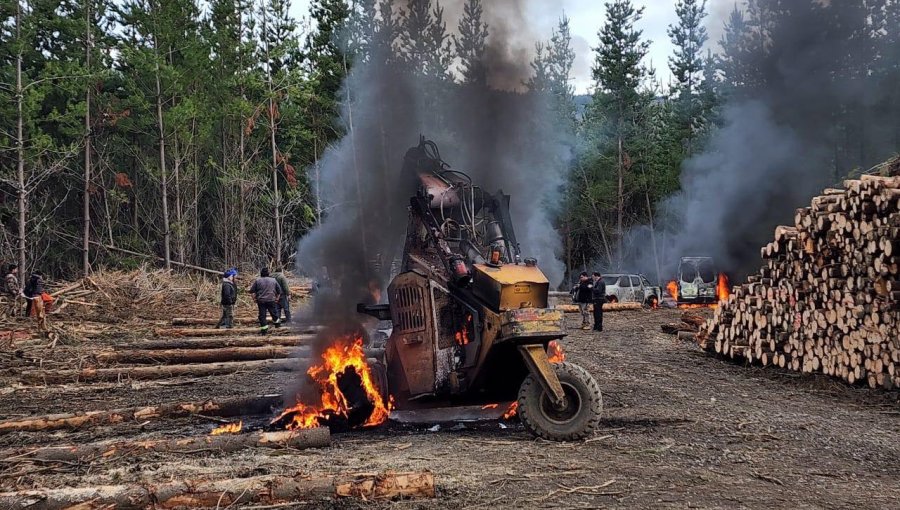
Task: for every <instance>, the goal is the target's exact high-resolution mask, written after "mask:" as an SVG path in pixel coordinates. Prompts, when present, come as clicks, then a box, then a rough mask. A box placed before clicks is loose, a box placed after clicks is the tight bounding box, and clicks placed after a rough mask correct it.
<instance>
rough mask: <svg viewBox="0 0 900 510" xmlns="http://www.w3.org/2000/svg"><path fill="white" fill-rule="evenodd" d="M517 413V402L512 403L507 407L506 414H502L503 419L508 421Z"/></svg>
mask: <svg viewBox="0 0 900 510" xmlns="http://www.w3.org/2000/svg"><path fill="white" fill-rule="evenodd" d="M518 411H519V402H513V403H512V404H510V405H509V409H507V410H506V412H505V413H503V419H504V420H509V419H510V418H512V417H513V416H515V415H516V413H517V412H518Z"/></svg>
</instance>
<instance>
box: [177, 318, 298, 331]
mask: <svg viewBox="0 0 900 510" xmlns="http://www.w3.org/2000/svg"><path fill="white" fill-rule="evenodd" d="M257 321H258V319H257V318H256V317H235V318H234V324H236V325H244V326H253V325H256V324H258V322H257ZM218 323H219V319H218V318H213V317H210V318H206V317H175V318H173V319H172V322H171V324H172V326H174V327H184V326H215V325H217V324H218ZM292 324H293V325H294V326H296V327H298V328H299V327H303V326H314V324H302V323H292Z"/></svg>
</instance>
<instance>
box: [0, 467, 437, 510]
mask: <svg viewBox="0 0 900 510" xmlns="http://www.w3.org/2000/svg"><path fill="white" fill-rule="evenodd" d="M433 497H435V488H434V475H433V474H432V473H431V472H429V471H422V472H415V473H391V472H388V473H383V474H360V475H355V476H353V475H308V474H304V473H297V474H295V475H293V476H278V475H267V476H256V477H252V478H235V479H230V480H184V481H178V482H170V483H165V484H141V485H103V486H96V487H84V488H61V489H42V490H28V491H20V492H6V493H0V508H9V509H11V510H15V509H26V508H27V509H28V510H62V509H66V508H81V509H95V508H110V507H115V508H120V509H139V508H227V507H232V506H236V507H239V506H243V505H248V504H256V505H259V506H260V507H262V506H273V507H274V506H276V505H286V504H289V503H291V502H304V501H309V500H322V502H323V503H330V502H331V500H333V499H335V498H358V499H361V500H363V501H371V500H391V499H397V498H433ZM330 504H333V503H330Z"/></svg>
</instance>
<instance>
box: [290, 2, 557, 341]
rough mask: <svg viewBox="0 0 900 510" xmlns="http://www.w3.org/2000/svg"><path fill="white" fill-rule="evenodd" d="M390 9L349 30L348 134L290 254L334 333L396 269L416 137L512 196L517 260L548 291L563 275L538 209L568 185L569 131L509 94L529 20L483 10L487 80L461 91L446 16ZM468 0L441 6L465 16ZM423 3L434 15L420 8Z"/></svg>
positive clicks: (415, 7) (518, 8) (516, 81)
mask: <svg viewBox="0 0 900 510" xmlns="http://www.w3.org/2000/svg"><path fill="white" fill-rule="evenodd" d="M394 3H395V4H397V5H394V8H393V9H392V10H390V11H387V12H389V13H390V16H391V18H390V19H387V18H386V16H385V14H386V11H385V10H381V11H380V14H379V15H378V16H376V17H374V18H372V17H363V18H355V22H353V23H352V24H351V26H353V27H354V32H355V33H351V34H349V36H350V37H348V39H349V40H350V41H353V44H354V45H355V47H353V48H352V49H351V51H352V52H353V53H352V54H351V55H348V59H350V58H352V60H353V66H352V68H351V70H350V72H349V75H348V76H347V77H346V79H345V82H344V85H343V88H342V98H343V99H342V104H341V113H340V122H341V124H342V125H343V127H344V129H345V130H346V135H345V136H344V137H343V138H342V139H341V140H340V141H339V142H337V143H336V144H335V145H334V146H333V147H332V148H331V149H329V150H328V151H327V152H326V153H325V154H324V156H323V158H322V159H321V161H320V162H319V165H318V167H317V168H316V169H314V170H315V171H316V172H317V175H318V177H319V195H320V196H321V199H322V200H323V202H324V203H325V204H327V205H326V207H327V217H326V219H325V220H324V222H323V223H322V224H321V225H320V226H319V227H318V228H316V229H314V230H313V231H311V232H310V233H309V234H308V235H307V236H305V237H304V238H303V239H302V240H301V241H300V244H299V250H298V254H297V260H298V263H299V264H301V265H302V266H303V268H304V269H305V270H306V271H307V272H309V273H311V274H316V275H318V276H319V277H324V276H325V275H326V274H327V278H328V284H329V285H328V288H327V289H326V290H324V291H323V292H322V293H321V294H320V295H319V297H318V298H317V299H316V302H315V305H314V308H315V310H314V313H315V314H316V317H317V320H323V321H326V322H328V323H333V324H344V325H347V324H348V320H349V321H353V320H354V316H355V315H356V314H355V304H356V303H357V302H363V301H369V302H373V301H374V300H375V299H376V297H377V296H376V294H377V291H378V290H380V289H382V288H383V287H384V286H385V285H386V284H387V280H388V277H389V275H390V270H391V262H392V261H394V260H397V259H399V256H400V253H401V250H402V248H403V244H404V236H405V231H406V225H407V210H406V207H407V206H408V204H409V198H410V197H411V196H412V195H413V194H414V193H415V186H416V181H415V179H413V178H411V177H412V176H405V175H401V173H400V172H401V167H402V158H403V155H404V153H405V152H406V150H407V149H408V148H409V147H411V146H414V145H416V144H417V143H418V139H419V135H420V134H422V135H424V136H425V137H426V138H428V139H431V140H434V141H435V142H436V143H437V144H438V146H439V147H440V149H441V152H442V154H441V156H442V158H443V159H444V160H445V161H446V162H447V163H449V164H450V165H451V167H452V168H453V169H454V170H459V171H462V172H465V173H467V174H469V175H470V176H471V177H472V178H473V180H474V182H475V183H476V184H477V185H479V186H481V187H483V188H484V189H485V190H486V191H488V192H490V193H494V192H496V191H498V190H501V189H502V191H503V192H504V193H507V194H510V195H511V196H512V205H511V209H512V211H511V212H512V216H513V225H514V227H515V229H516V234H517V238H518V241H519V243H520V245H521V247H522V250H523V254H525V255H527V256H534V257H536V258H537V259H538V260H539V264H540V266H541V267H542V269H543V270H544V271H545V272H546V273H547V275H548V277H549V278H550V279H551V280H552V281H553V282H554V283H558V282H560V281H561V280H562V277H563V273H564V267H563V265H562V263H561V262H560V261H559V259H558V254H557V253H556V251H557V250H558V249H559V246H561V241H560V239H559V237H558V235H557V234H556V233H555V230H554V229H553V225H552V223H551V217H550V214H549V213H548V209H547V208H545V207H544V203H546V201H548V200H553V199H555V198H556V194H557V193H558V190H559V188H560V186H561V185H562V183H563V179H564V175H565V173H564V171H562V169H563V168H565V158H567V157H568V156H567V154H568V150H567V149H566V142H567V141H566V140H564V139H561V137H560V136H559V133H560V132H562V131H564V130H561V129H560V127H559V126H557V125H555V123H554V122H552V121H551V120H550V119H553V118H555V117H554V116H553V115H551V114H550V107H551V104H550V101H548V100H547V99H546V98H545V97H544V96H543V95H541V94H538V93H521V92H516V91H513V90H510V89H514V88H520V86H521V85H522V84H523V83H524V79H526V78H527V77H528V76H530V75H531V68H530V64H531V54H530V53H528V52H523V51H519V50H518V48H522V47H523V46H522V44H521V41H519V40H518V39H515V40H514V38H513V37H514V36H515V37H516V38H518V37H520V36H521V34H522V33H525V32H527V31H523V30H521V27H522V26H527V25H521V26H519V27H518V28H519V29H518V30H515V29H514V28H513V26H512V25H513V24H517V23H523V22H524V20H522V19H520V18H519V17H518V16H513V15H512V14H513V13H517V12H524V10H523V8H522V6H523V5H524V3H525V2H524V1H520V0H516V1H512V0H510V1H491V2H484V3H482V4H481V5H482V6H483V8H484V13H483V18H482V19H483V21H482V23H484V22H487V23H488V29H487V30H488V34H489V35H488V37H487V39H486V40H485V43H484V45H483V47H481V48H476V52H477V53H478V54H480V55H481V58H480V63H481V64H482V66H483V70H484V80H479V79H477V78H476V79H472V80H470V81H467V82H465V83H456V82H455V81H453V79H452V77H451V69H450V67H449V65H448V59H446V58H444V56H445V55H446V53H447V52H448V46H449V45H450V44H451V38H450V34H449V32H450V30H449V29H448V28H447V27H446V23H447V21H446V20H447V17H446V14H445V13H446V12H447V11H443V10H439V9H438V8H437V7H436V5H435V4H430V3H429V2H418V1H416V0H414V1H411V2H394ZM466 3H467V2H465V1H463V0H458V1H454V2H442V3H441V5H442V6H443V8H444V9H447V10H448V11H453V12H463V11H464V7H465V5H464V4H466ZM469 3H478V2H469ZM422 4H425V5H426V6H429V8H428V9H427V10H421V9H420V7H422ZM365 10H366V9H363V14H361V15H359V16H366V14H365ZM372 12H375V8H374V7H373V8H372V9H369V13H370V14H369V16H371V13H372ZM410 13H413V15H410ZM470 15H471V13H470ZM490 20H505V21H506V23H509V25H508V26H507V25H504V24H502V23H500V22H499V21H497V22H496V23H494V24H491V23H492V22H491V21H490ZM470 21H471V20H470ZM398 26H399V28H400V32H401V33H399V34H398V33H397V31H396V27H398ZM397 41H402V45H398V44H397ZM531 44H533V41H532V43H531ZM398 46H399V48H400V51H397V49H398ZM350 326H352V324H351V325H350Z"/></svg>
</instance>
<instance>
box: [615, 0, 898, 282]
mask: <svg viewBox="0 0 900 510" xmlns="http://www.w3.org/2000/svg"><path fill="white" fill-rule="evenodd" d="M753 3H754V5H755V6H756V7H757V8H755V9H753V10H750V11H748V12H747V13H746V14H745V16H746V19H747V21H748V23H750V25H751V27H750V30H749V31H748V33H747V34H746V35H745V40H744V41H743V43H744V50H745V51H744V52H743V53H742V54H741V55H740V57H739V58H738V59H737V61H736V62H735V64H736V65H737V66H739V68H740V69H741V70H742V71H743V76H744V77H746V79H745V80H743V83H738V84H736V85H737V86H736V87H729V83H728V81H729V80H733V79H734V77H733V76H731V77H729V76H725V79H726V83H725V84H723V85H722V88H723V92H725V93H726V94H727V96H726V97H727V103H726V104H725V106H724V108H723V109H722V127H721V128H720V129H718V130H716V131H715V132H714V134H713V135H712V138H711V140H710V142H709V144H708V146H707V148H706V150H705V152H704V153H702V154H699V155H697V156H696V157H693V158H691V159H689V160H688V161H686V162H685V163H684V165H683V167H682V176H681V187H682V190H681V191H680V192H679V193H677V194H676V195H675V196H672V197H671V198H670V199H668V200H666V201H665V202H664V203H663V204H661V207H660V208H659V209H660V210H659V213H660V216H661V218H660V223H661V225H660V224H658V225H657V231H656V235H655V239H656V243H657V252H658V254H659V259H660V265H661V273H662V274H661V275H660V277H661V278H662V279H663V280H665V279H667V278H669V277H671V276H673V275H674V271H675V266H676V265H677V263H678V260H679V258H680V257H681V256H703V255H708V256H713V257H715V258H716V259H717V262H718V265H719V267H720V269H722V270H725V271H728V272H731V273H734V274H735V275H736V276H738V277H742V276H744V275H746V274H748V273H750V272H752V271H754V270H755V269H756V268H757V267H758V266H759V263H760V260H759V248H760V246H763V245H764V244H766V243H767V242H769V241H771V239H772V235H773V231H774V228H775V227H776V226H777V225H779V224H785V225H792V224H793V216H794V212H795V210H796V209H797V208H799V207H804V206H808V205H809V200H810V198H811V197H812V196H814V195H816V194H818V193H819V192H821V190H822V189H823V188H824V187H828V186H830V185H832V184H837V183H839V182H840V180H841V179H842V178H843V176H845V175H847V173H848V172H850V171H852V170H854V169H867V168H869V167H871V166H872V165H874V164H877V163H878V162H881V161H884V160H885V159H887V158H888V157H890V156H891V155H892V154H894V153H896V151H897V150H898V149H900V122H898V120H897V119H898V118H900V101H898V98H900V95H898V86H897V84H898V82H897V79H898V77H900V74H898V72H897V66H898V63H900V59H898V51H900V48H898V47H897V41H898V32H900V26H896V25H895V24H892V23H890V22H889V21H888V19H887V18H886V17H885V14H886V12H887V11H885V10H883V9H882V8H879V9H878V10H876V11H872V10H871V9H869V8H867V5H868V6H870V7H871V6H872V5H876V6H877V5H881V6H882V7H883V6H884V5H890V6H892V8H893V9H894V10H895V12H896V11H897V10H900V7H898V3H897V2H896V1H893V2H892V3H880V4H879V2H874V3H873V2H863V1H862V0H847V1H839V2H837V1H831V2H820V1H817V0H798V1H796V2H776V1H774V0H754V2H753ZM713 22H714V23H722V22H724V21H723V20H714V21H713ZM891 25H893V26H891ZM731 85H735V84H731ZM628 244H629V253H628V254H625V256H623V257H622V259H623V260H624V261H625V262H624V263H623V264H624V265H625V266H632V267H634V268H635V269H636V270H642V271H644V272H646V273H647V274H648V275H653V274H656V267H655V265H656V264H655V257H654V256H653V250H652V249H651V246H652V239H651V236H650V232H649V229H648V228H646V227H642V228H639V229H635V230H634V231H632V232H631V235H630V237H629V243H628Z"/></svg>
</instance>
